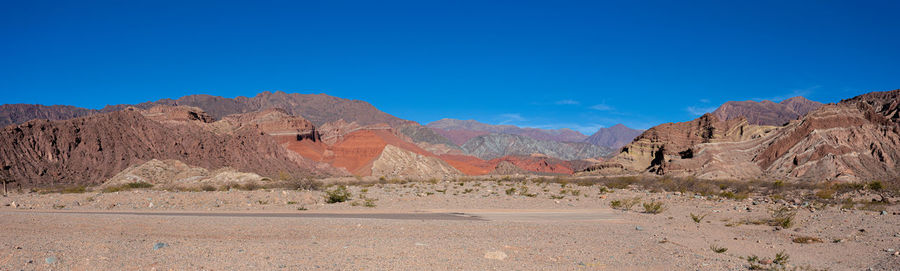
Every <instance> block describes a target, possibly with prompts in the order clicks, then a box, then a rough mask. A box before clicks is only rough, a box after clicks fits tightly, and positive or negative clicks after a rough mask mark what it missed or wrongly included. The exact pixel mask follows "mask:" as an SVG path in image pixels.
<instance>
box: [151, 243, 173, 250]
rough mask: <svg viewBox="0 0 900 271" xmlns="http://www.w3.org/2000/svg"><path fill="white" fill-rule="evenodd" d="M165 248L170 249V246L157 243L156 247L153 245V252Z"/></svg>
mask: <svg viewBox="0 0 900 271" xmlns="http://www.w3.org/2000/svg"><path fill="white" fill-rule="evenodd" d="M164 247H169V244H166V243H162V242H160V243H156V245H153V250H159V249H161V248H164Z"/></svg>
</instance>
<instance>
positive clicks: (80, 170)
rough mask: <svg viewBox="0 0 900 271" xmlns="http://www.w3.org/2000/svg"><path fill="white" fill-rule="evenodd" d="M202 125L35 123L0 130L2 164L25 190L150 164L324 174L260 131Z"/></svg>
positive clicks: (131, 113)
mask: <svg viewBox="0 0 900 271" xmlns="http://www.w3.org/2000/svg"><path fill="white" fill-rule="evenodd" d="M176 111H177V112H182V113H184V112H191V110H169V111H167V112H168V113H172V114H175V115H180V114H176V113H174V112H176ZM144 113H147V112H144ZM156 113H159V112H156ZM156 113H152V112H151V113H150V114H156ZM165 115H167V114H162V115H156V116H157V117H158V116H165ZM178 118H180V117H178ZM188 119H190V118H188ZM203 119H204V118H202V117H200V118H197V119H196V120H188V121H177V120H168V121H162V122H160V121H155V120H152V119H150V118H148V117H145V116H144V114H142V112H139V111H137V110H124V111H117V112H112V113H106V114H96V115H92V116H89V117H82V118H75V119H69V120H63V121H47V120H34V121H30V122H26V123H24V124H21V125H13V126H7V127H6V128H4V129H2V130H0V146H2V147H0V163H3V164H5V165H10V166H11V169H10V174H11V175H12V177H13V178H15V179H16V180H20V181H21V182H23V185H26V186H29V185H50V184H65V183H68V184H86V185H92V184H99V183H102V182H104V181H106V179H108V178H109V177H112V176H113V175H115V174H116V173H119V172H120V171H122V170H123V169H125V168H127V167H128V166H130V165H134V164H139V163H143V162H145V161H149V160H151V159H173V160H180V161H184V162H185V163H188V164H191V165H196V166H200V167H204V168H221V167H226V166H230V167H233V168H235V169H237V170H241V171H246V172H256V173H259V174H261V175H265V176H274V175H276V174H278V173H279V172H286V173H289V174H292V175H296V176H304V175H317V174H322V173H323V171H321V170H318V169H315V168H313V167H311V166H309V165H308V164H306V163H307V161H305V160H304V159H303V158H301V157H299V156H298V155H295V154H293V153H290V152H288V151H286V150H285V149H284V148H282V147H281V146H280V145H279V144H278V143H277V142H276V141H275V140H274V139H273V138H271V137H267V136H263V135H261V134H260V132H259V131H256V130H251V129H247V130H237V131H235V132H234V133H231V134H217V133H214V132H212V131H210V130H207V129H205V128H203V126H204V125H207V124H208V123H205V122H203Z"/></svg>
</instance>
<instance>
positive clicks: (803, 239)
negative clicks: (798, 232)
mask: <svg viewBox="0 0 900 271" xmlns="http://www.w3.org/2000/svg"><path fill="white" fill-rule="evenodd" d="M791 241H793V242H794V243H798V244H812V243H821V242H822V239H819V238H816V237H812V236H797V237H794V238H793V239H791Z"/></svg>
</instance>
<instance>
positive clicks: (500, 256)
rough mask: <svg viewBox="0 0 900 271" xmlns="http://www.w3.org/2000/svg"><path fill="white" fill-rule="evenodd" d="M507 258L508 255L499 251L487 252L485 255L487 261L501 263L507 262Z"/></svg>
mask: <svg viewBox="0 0 900 271" xmlns="http://www.w3.org/2000/svg"><path fill="white" fill-rule="evenodd" d="M506 257H507V256H506V253H504V252H503V251H499V250H497V251H488V252H485V253H484V258H485V259H491V260H500V261H502V260H505V259H506Z"/></svg>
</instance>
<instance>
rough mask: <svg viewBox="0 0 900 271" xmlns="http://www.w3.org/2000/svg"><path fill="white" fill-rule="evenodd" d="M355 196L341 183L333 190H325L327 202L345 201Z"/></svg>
mask: <svg viewBox="0 0 900 271" xmlns="http://www.w3.org/2000/svg"><path fill="white" fill-rule="evenodd" d="M351 196H353V195H352V194H350V191H349V190H347V187H346V186H343V185H340V186H338V187H335V188H334V189H332V190H328V191H325V202H326V203H339V202H345V201H347V200H349V199H350V197H351Z"/></svg>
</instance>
